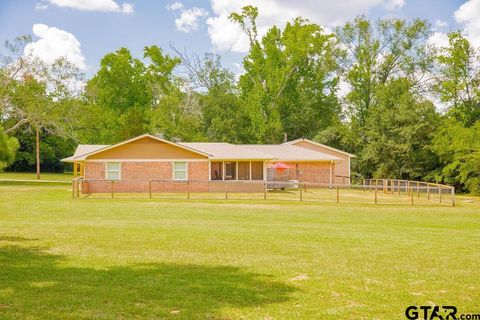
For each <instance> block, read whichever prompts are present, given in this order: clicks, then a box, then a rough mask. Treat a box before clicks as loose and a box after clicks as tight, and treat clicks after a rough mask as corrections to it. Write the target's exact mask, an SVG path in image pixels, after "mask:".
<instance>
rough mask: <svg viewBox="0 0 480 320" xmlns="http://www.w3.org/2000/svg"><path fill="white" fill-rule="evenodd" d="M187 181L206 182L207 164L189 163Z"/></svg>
mask: <svg viewBox="0 0 480 320" xmlns="http://www.w3.org/2000/svg"><path fill="white" fill-rule="evenodd" d="M188 180H192V181H208V162H189V163H188Z"/></svg>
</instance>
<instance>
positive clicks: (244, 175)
mask: <svg viewBox="0 0 480 320" xmlns="http://www.w3.org/2000/svg"><path fill="white" fill-rule="evenodd" d="M238 180H250V162H247V161H239V162H238Z"/></svg>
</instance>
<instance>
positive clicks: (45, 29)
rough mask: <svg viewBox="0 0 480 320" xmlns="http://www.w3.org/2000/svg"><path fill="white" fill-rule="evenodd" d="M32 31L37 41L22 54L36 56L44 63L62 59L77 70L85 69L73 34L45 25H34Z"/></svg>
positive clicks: (77, 42)
mask: <svg viewBox="0 0 480 320" xmlns="http://www.w3.org/2000/svg"><path fill="white" fill-rule="evenodd" d="M32 30H33V34H34V35H35V36H37V37H38V38H39V39H38V40H37V41H35V42H32V43H29V44H28V45H27V46H26V47H25V51H24V54H26V55H29V54H31V55H33V56H36V57H38V58H40V59H41V60H43V61H44V62H46V63H53V62H54V61H55V60H56V59H58V58H61V57H64V58H65V59H67V60H68V61H69V62H71V63H73V64H74V65H76V66H77V67H78V68H79V69H81V70H85V69H86V64H85V57H84V56H83V54H82V51H81V50H80V42H79V41H78V40H77V38H75V36H74V35H73V34H71V33H69V32H67V31H64V30H61V29H58V28H55V27H49V26H47V25H45V24H34V25H33V28H32Z"/></svg>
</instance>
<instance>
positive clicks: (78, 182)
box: [77, 180, 80, 198]
mask: <svg viewBox="0 0 480 320" xmlns="http://www.w3.org/2000/svg"><path fill="white" fill-rule="evenodd" d="M78 197H80V181H79V180H77V198H78Z"/></svg>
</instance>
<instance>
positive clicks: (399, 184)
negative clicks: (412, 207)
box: [397, 180, 401, 195]
mask: <svg viewBox="0 0 480 320" xmlns="http://www.w3.org/2000/svg"><path fill="white" fill-rule="evenodd" d="M400 187H401V181H400V180H397V189H398V190H397V191H398V195H400Z"/></svg>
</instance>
